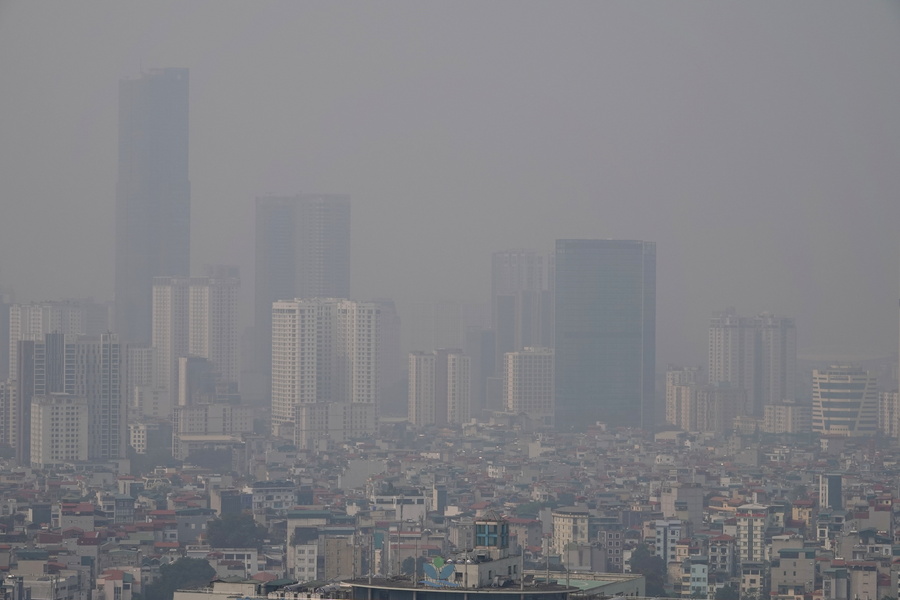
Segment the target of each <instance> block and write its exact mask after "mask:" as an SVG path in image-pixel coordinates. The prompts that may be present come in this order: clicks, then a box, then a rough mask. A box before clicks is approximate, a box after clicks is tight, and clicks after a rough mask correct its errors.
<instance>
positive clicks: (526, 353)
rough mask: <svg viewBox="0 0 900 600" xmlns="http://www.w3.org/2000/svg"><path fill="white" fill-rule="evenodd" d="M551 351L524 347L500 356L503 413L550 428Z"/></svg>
mask: <svg viewBox="0 0 900 600" xmlns="http://www.w3.org/2000/svg"><path fill="white" fill-rule="evenodd" d="M553 369H554V355H553V350H552V349H551V348H532V347H527V348H524V349H523V350H520V351H518V352H507V353H506V354H505V355H504V357H503V399H504V405H505V409H506V411H507V412H511V413H516V414H520V413H524V414H526V415H528V416H529V417H530V418H531V419H532V421H533V422H534V423H536V424H538V425H541V426H544V427H552V426H553V414H554V413H553V411H554V408H555V406H554V404H555V403H554V394H555V392H556V390H555V387H554V386H555V383H554V377H553Z"/></svg>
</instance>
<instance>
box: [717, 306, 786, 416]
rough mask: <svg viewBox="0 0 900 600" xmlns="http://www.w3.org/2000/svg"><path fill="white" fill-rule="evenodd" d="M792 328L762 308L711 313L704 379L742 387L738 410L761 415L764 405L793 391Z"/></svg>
mask: <svg viewBox="0 0 900 600" xmlns="http://www.w3.org/2000/svg"><path fill="white" fill-rule="evenodd" d="M796 374H797V330H796V328H795V327H794V320H793V319H790V318H784V317H775V316H773V315H771V314H769V313H762V314H760V315H758V316H756V317H751V318H747V317H741V316H738V315H737V314H736V312H735V310H734V309H733V308H729V309H727V310H725V311H724V312H721V313H716V314H715V315H713V318H712V319H711V320H710V325H709V383H711V384H721V383H727V384H730V385H731V386H732V387H735V388H739V389H743V390H745V391H746V392H747V402H748V406H747V408H746V410H745V413H744V414H747V415H749V416H756V417H761V416H762V415H763V412H764V407H765V406H767V405H770V404H777V403H780V402H782V401H784V400H792V399H793V398H794V396H795V393H796V392H795V389H796Z"/></svg>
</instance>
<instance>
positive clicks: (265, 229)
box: [241, 194, 350, 395]
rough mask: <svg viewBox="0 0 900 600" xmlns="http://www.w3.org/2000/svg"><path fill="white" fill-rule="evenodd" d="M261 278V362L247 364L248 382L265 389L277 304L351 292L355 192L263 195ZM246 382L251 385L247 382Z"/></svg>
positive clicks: (257, 304)
mask: <svg viewBox="0 0 900 600" xmlns="http://www.w3.org/2000/svg"><path fill="white" fill-rule="evenodd" d="M255 278H256V280H255V289H254V311H255V312H254V336H255V339H256V344H255V348H256V351H255V352H254V353H253V358H254V359H255V360H256V361H257V362H256V363H255V364H252V365H246V366H245V369H246V370H247V372H248V373H247V375H248V376H249V379H250V381H248V382H246V383H247V384H249V385H250V387H251V388H253V387H254V386H256V387H262V388H263V389H265V388H267V387H268V386H269V384H270V383H271V380H270V377H271V368H272V366H271V356H270V350H271V345H272V303H273V302H275V301H277V300H285V299H290V298H349V297H350V197H349V196H346V195H340V194H298V195H296V196H287V197H285V196H267V197H262V198H257V199H256V260H255ZM252 374H255V375H256V377H255V379H254V378H253V375H252ZM241 387H242V388H244V389H246V385H245V382H243V381H242V384H241ZM254 391H255V390H254ZM251 394H252V392H251ZM252 395H253V394H252Z"/></svg>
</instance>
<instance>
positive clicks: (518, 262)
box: [491, 250, 552, 365]
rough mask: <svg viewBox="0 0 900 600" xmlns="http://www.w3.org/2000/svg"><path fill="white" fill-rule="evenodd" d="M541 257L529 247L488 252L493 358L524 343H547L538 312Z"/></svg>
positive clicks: (498, 359)
mask: <svg viewBox="0 0 900 600" xmlns="http://www.w3.org/2000/svg"><path fill="white" fill-rule="evenodd" d="M544 290H545V284H544V258H543V257H542V256H541V255H539V254H538V253H536V252H534V251H533V250H506V251H504V252H495V253H494V254H493V255H492V256H491V327H492V328H493V330H494V334H495V336H496V337H495V339H496V349H495V350H496V355H495V361H496V364H497V365H502V364H503V355H504V354H506V353H507V352H515V351H517V350H521V349H522V348H524V347H526V346H531V347H540V346H550V345H551V344H552V340H549V339H546V337H545V336H544V331H543V330H544V329H545V328H546V327H545V325H544V323H543V319H542V315H543V314H544V313H543V311H542V301H543V293H544Z"/></svg>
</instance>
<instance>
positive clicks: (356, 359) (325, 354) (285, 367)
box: [272, 298, 380, 441]
mask: <svg viewBox="0 0 900 600" xmlns="http://www.w3.org/2000/svg"><path fill="white" fill-rule="evenodd" d="M379 315H380V307H379V305H378V303H375V302H356V301H352V300H344V299H338V298H312V299H299V298H298V299H295V300H283V301H278V302H275V303H273V305H272V431H273V433H275V434H276V435H286V436H293V435H294V431H293V430H294V428H295V426H297V427H296V428H297V429H298V430H301V431H305V432H309V431H312V430H313V429H314V428H315V427H316V426H317V425H313V424H312V421H315V420H317V419H318V418H319V417H323V415H324V416H327V417H328V425H327V428H328V431H329V435H335V436H338V435H345V433H346V432H347V428H348V427H349V428H350V429H352V430H353V431H358V430H357V429H356V427H357V425H360V424H362V426H363V427H364V428H365V429H366V430H367V433H372V432H374V427H375V417H376V410H377V406H378V392H379V382H378V375H379V368H378V364H379V363H378V361H379V356H378V352H379V344H378V342H379V338H380V336H379ZM324 403H338V404H352V405H363V406H366V407H368V408H360V407H349V408H348V409H341V410H340V411H339V412H340V413H341V414H340V416H338V415H337V414H335V415H332V414H331V412H330V410H325V409H323V408H321V407H314V408H311V409H309V410H306V409H304V410H301V411H299V412H298V410H297V407H305V406H308V405H313V404H324ZM326 413H327V414H326ZM332 416H334V417H335V419H337V418H340V421H339V422H334V420H333V419H331V417H332ZM297 418H307V420H308V421H310V420H312V421H310V422H308V423H303V424H299V423H297V422H296V419H297ZM323 418H324V417H323ZM319 421H320V420H319ZM320 422H321V421H320ZM307 441H309V440H307Z"/></svg>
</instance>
